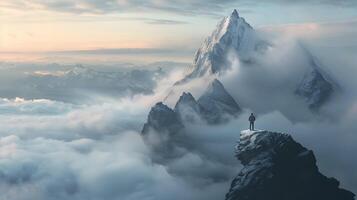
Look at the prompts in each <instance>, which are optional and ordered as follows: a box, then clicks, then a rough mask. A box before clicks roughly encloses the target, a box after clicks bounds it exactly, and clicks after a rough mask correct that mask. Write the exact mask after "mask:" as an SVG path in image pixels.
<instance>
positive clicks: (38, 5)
mask: <svg viewBox="0 0 357 200" xmlns="http://www.w3.org/2000/svg"><path fill="white" fill-rule="evenodd" d="M267 3H268V4H295V5H296V4H297V5H309V4H310V5H314V4H315V5H334V6H341V7H346V6H356V5H357V3H356V1H354V0H343V1H339V0H308V1H302V0H301V1H292V0H273V1H268V0H264V1H247V0H224V1H219V0H209V1H207V0H206V1H185V0H164V1H142V0H130V1H127V0H119V1H116V0H104V1H102V0H77V1H69V0H64V1H44V0H15V1H5V2H3V3H1V4H0V6H2V7H6V8H15V9H45V10H52V11H58V12H70V13H93V14H105V13H125V12H134V11H135V12H138V11H139V12H140V11H143V12H152V11H162V12H169V13H176V14H184V15H186V14H193V15H197V14H201V15H202V14H203V15H220V13H221V12H222V11H224V10H225V8H226V7H228V6H230V7H232V6H238V5H241V6H246V7H248V8H249V7H250V6H252V5H259V4H267ZM197 8H200V9H199V10H197Z"/></svg>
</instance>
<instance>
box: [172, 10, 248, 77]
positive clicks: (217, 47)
mask: <svg viewBox="0 0 357 200" xmlns="http://www.w3.org/2000/svg"><path fill="white" fill-rule="evenodd" d="M254 37H255V33H254V30H253V28H252V27H251V26H250V25H249V24H248V23H247V22H246V21H245V19H244V18H242V17H240V16H239V14H238V12H237V10H234V11H233V12H232V14H231V15H230V16H228V17H225V18H223V20H222V21H221V22H220V23H219V24H218V25H217V27H216V29H215V30H214V31H213V33H212V34H211V35H210V36H209V37H208V38H207V39H206V40H205V42H204V43H203V45H202V46H201V48H200V49H199V50H198V51H197V52H196V55H195V58H194V63H193V66H192V71H191V73H190V74H189V75H188V76H187V77H186V78H185V79H184V80H182V81H180V82H178V83H181V82H185V81H187V80H189V79H191V78H196V77H201V76H204V75H206V74H219V73H221V72H223V71H224V70H227V69H229V68H230V66H231V62H230V60H229V59H227V57H228V54H229V52H230V51H231V50H233V51H234V52H242V53H244V52H247V51H249V50H250V49H253V48H255V47H254V45H252V43H254V42H252V41H254ZM242 56H243V55H242Z"/></svg>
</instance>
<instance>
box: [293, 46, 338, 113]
mask: <svg viewBox="0 0 357 200" xmlns="http://www.w3.org/2000/svg"><path fill="white" fill-rule="evenodd" d="M300 47H301V49H302V51H303V53H304V54H305V56H306V58H307V59H308V61H309V65H310V68H309V69H308V70H307V71H306V73H305V75H304V77H303V78H302V80H301V82H300V83H299V84H298V86H297V88H296V90H295V94H297V95H298V96H300V97H302V98H304V100H305V102H306V104H307V105H308V106H309V108H310V109H311V110H313V111H317V110H318V109H319V108H320V107H321V106H322V105H323V104H324V103H326V102H327V101H328V100H329V98H330V97H331V96H332V95H333V94H334V93H335V92H336V91H338V90H339V86H338V84H337V83H336V82H335V81H334V80H333V79H332V78H331V77H330V75H328V74H327V73H326V72H325V71H324V70H323V68H322V67H321V64H320V63H319V62H318V60H317V59H316V58H315V57H314V56H313V55H312V54H311V53H310V52H309V51H308V50H307V49H306V48H305V47H304V46H303V45H302V44H300Z"/></svg>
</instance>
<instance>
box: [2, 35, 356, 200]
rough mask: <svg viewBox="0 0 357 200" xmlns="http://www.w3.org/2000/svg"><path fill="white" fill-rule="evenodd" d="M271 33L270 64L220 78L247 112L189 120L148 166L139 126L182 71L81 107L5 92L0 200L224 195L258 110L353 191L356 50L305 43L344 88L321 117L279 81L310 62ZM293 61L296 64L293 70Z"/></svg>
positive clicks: (262, 124)
mask: <svg viewBox="0 0 357 200" xmlns="http://www.w3.org/2000/svg"><path fill="white" fill-rule="evenodd" d="M330 36H331V35H330ZM337 36H338V37H340V35H338V34H337ZM338 37H337V38H338ZM275 38H277V39H276V40H275V41H274V42H273V44H274V48H273V49H271V50H270V51H269V53H268V54H267V55H266V56H265V57H264V56H263V57H261V58H259V59H260V60H259V59H258V60H257V63H259V62H264V63H266V65H264V66H260V65H258V64H252V65H246V64H244V63H240V62H239V61H237V62H233V63H235V66H234V70H233V71H231V73H230V74H227V75H226V76H222V77H220V79H221V81H222V82H223V84H224V85H225V87H226V89H227V90H228V91H229V92H230V93H231V94H232V95H233V96H234V97H235V99H236V100H237V102H238V103H239V104H240V105H241V106H242V107H243V108H244V109H245V112H244V113H243V114H242V115H241V116H239V118H238V119H233V120H232V121H230V123H228V124H224V125H220V126H211V125H207V124H204V123H201V124H189V125H187V126H186V129H185V132H186V133H187V134H186V138H187V140H186V141H187V145H186V147H185V148H183V149H181V150H182V152H183V153H182V154H181V155H180V156H179V157H177V158H175V159H170V160H165V162H163V163H155V162H152V158H153V155H152V152H151V151H150V149H149V148H148V146H147V145H146V144H145V142H144V141H143V139H142V137H141V136H140V133H139V132H140V130H141V128H142V125H143V123H144V122H145V120H146V117H147V114H148V112H149V109H150V107H151V106H152V105H153V104H155V103H156V102H157V101H160V100H162V99H163V98H164V97H165V96H166V95H167V90H168V89H170V87H171V86H172V84H173V83H174V82H176V81H177V80H180V79H181V78H182V72H181V71H173V72H172V73H170V74H168V75H167V76H165V77H164V78H162V79H159V80H155V81H156V83H157V84H155V85H156V87H155V88H154V89H153V94H146V95H145V94H137V95H134V96H131V97H127V96H126V97H121V98H113V97H108V96H105V97H103V96H101V95H98V94H93V93H89V94H91V95H93V99H94V101H93V102H90V103H84V102H81V103H79V104H78V103H76V104H74V103H69V102H63V101H60V100H50V99H46V98H40V99H32V98H24V97H19V98H2V99H1V100H0V127H1V130H0V177H1V178H0V192H1V194H2V197H3V198H4V199H14V200H27V199H29V200H30V199H40V200H41V199H46V200H59V199H61V200H66V199H75V200H84V199H89V200H91V199H93V200H96V199H108V200H111V199H113V200H114V199H123V200H131V199H145V200H146V199H147V200H150V199H158V200H161V199H162V200H164V199H174V200H175V199H177V200H178V199H188V200H196V199H207V200H211V199H212V200H213V199H223V198H224V195H225V193H226V192H227V190H228V188H229V184H230V181H231V180H232V178H233V177H234V175H236V173H237V171H239V169H240V167H241V166H240V164H239V163H238V161H237V160H236V159H235V158H234V157H233V156H234V154H233V148H234V145H235V142H236V140H237V139H238V138H239V132H240V131H241V130H242V129H247V128H248V123H247V118H248V114H249V113H250V112H251V111H254V112H256V113H257V124H256V125H257V128H259V129H267V130H272V131H279V132H287V133H290V134H292V135H293V137H294V138H295V139H296V140H297V141H299V142H301V143H302V144H303V145H304V146H306V147H308V148H310V149H312V150H313V151H314V152H315V154H316V157H317V161H318V166H319V167H320V169H321V171H322V172H323V173H324V174H325V175H327V176H334V177H336V178H337V179H338V180H340V181H341V184H342V187H344V188H346V189H349V190H351V191H353V192H355V193H356V192H357V190H356V188H357V182H356V180H357V177H356V176H357V173H355V169H356V168H357V161H356V160H355V159H353V156H352V155H354V154H355V153H356V152H357V146H356V145H355V144H356V143H357V135H356V132H357V126H356V124H355V122H356V120H357V118H356V116H357V103H356V102H357V93H356V92H355V86H356V85H357V82H356V80H355V74H356V73H357V71H356V66H355V65H356V63H357V60H356V58H355V56H354V54H353V53H351V52H350V49H349V48H347V49H346V47H345V46H344V45H342V46H341V45H336V44H339V43H338V40H328V41H329V42H330V43H329V44H330V47H331V48H328V49H326V48H324V46H322V48H321V44H326V42H323V41H316V42H311V41H309V40H306V41H309V42H308V45H309V46H311V47H312V49H314V51H313V52H314V53H316V54H317V55H318V57H319V58H320V60H322V62H323V63H324V66H326V69H327V70H329V72H330V73H331V74H332V75H334V77H335V78H336V80H337V81H338V82H339V83H340V84H341V87H342V88H343V92H342V94H341V96H340V98H335V99H333V100H332V101H331V102H330V103H329V104H327V105H326V106H325V107H324V112H323V113H322V114H323V117H319V116H316V115H313V114H311V113H309V111H308V110H306V109H305V110H304V109H301V108H303V104H302V102H300V101H299V100H296V99H294V96H293V95H289V94H288V92H287V91H285V89H284V88H285V87H282V86H286V87H287V88H290V87H292V86H294V84H292V83H293V82H294V81H295V80H297V79H298V78H299V77H298V76H297V75H300V74H302V73H303V71H304V68H303V67H299V66H304V64H305V63H304V60H302V59H301V58H302V55H301V52H299V51H298V49H297V48H296V42H291V40H290V39H291V35H287V37H280V38H279V37H275ZM325 39H326V38H325ZM331 41H334V42H335V43H331ZM332 47H334V48H332ZM341 50H344V51H341ZM348 52H349V53H348ZM232 59H234V58H232ZM290 62H293V63H295V66H291V67H288V66H287V63H290ZM14 65H15V66H8V65H7V66H6V67H3V68H1V70H2V72H9V73H8V74H9V76H8V77H7V78H11V76H12V75H14V74H16V73H14V72H18V71H12V70H14V67H15V68H16V64H14ZM52 67H53V65H51V67H49V66H47V67H44V68H49V69H50V68H52ZM26 69H27V70H28V69H29V68H26ZM36 70H38V69H37V68H36ZM20 71H21V70H20ZM22 71H26V70H23V69H22ZM49 71H50V70H49ZM10 72H11V73H10ZM291 74H293V75H291ZM10 75H11V76H10ZM248 77H249V78H248ZM16 80H17V79H16ZM104 80H107V79H104ZM2 81H3V80H2ZM45 83H47V82H46V81H45ZM99 85H100V84H99ZM189 86H190V87H191V88H195V90H197V94H198V93H199V92H200V89H201V90H202V89H204V87H203V86H202V82H200V81H197V82H194V83H192V85H189ZM187 88H189V87H187ZM51 92H57V90H53V91H51ZM98 99H99V100H98ZM292 103H294V104H292ZM300 103H301V104H300ZM292 105H293V106H292ZM337 111H338V112H337ZM325 116H327V117H325Z"/></svg>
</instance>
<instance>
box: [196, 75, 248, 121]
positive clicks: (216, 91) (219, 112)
mask: <svg viewBox="0 0 357 200" xmlns="http://www.w3.org/2000/svg"><path fill="white" fill-rule="evenodd" d="M197 102H198V104H199V105H200V108H201V115H202V116H203V118H204V119H206V120H207V121H208V122H209V123H213V124H216V123H221V122H224V121H227V120H228V118H227V117H230V116H234V117H236V116H237V115H238V114H239V112H241V108H240V107H239V105H238V104H237V102H236V101H235V100H234V99H233V97H232V96H231V95H230V94H229V93H228V92H227V91H226V89H225V88H224V86H223V85H222V83H221V82H219V81H218V80H217V79H215V80H214V81H213V82H212V83H211V84H210V85H209V87H208V88H207V90H206V92H205V93H204V94H203V95H202V96H201V97H200V98H199V99H198V101H197Z"/></svg>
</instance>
